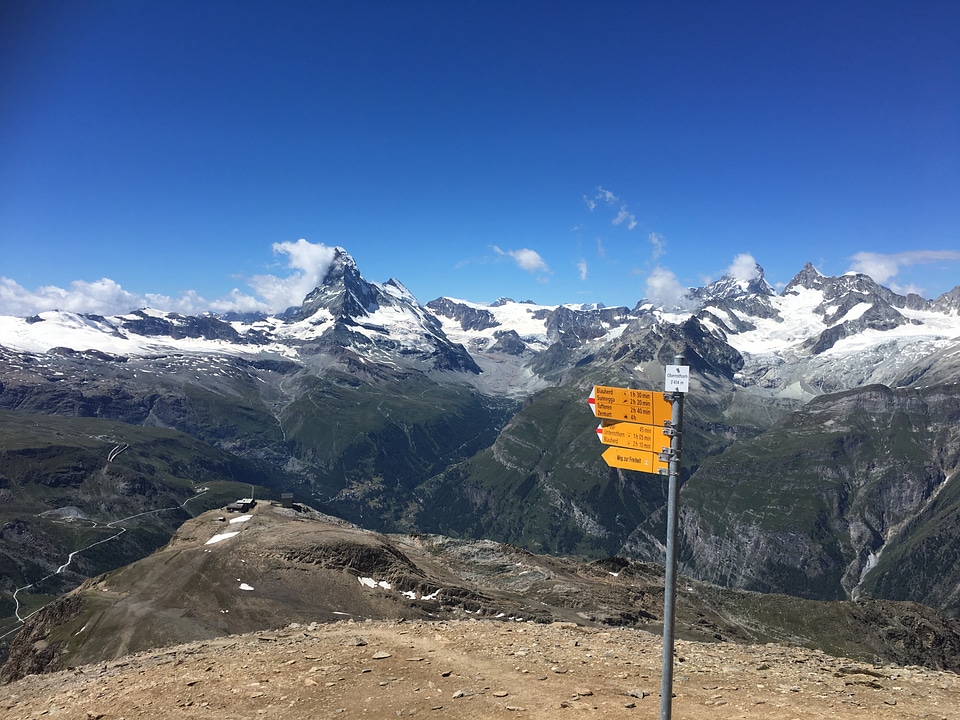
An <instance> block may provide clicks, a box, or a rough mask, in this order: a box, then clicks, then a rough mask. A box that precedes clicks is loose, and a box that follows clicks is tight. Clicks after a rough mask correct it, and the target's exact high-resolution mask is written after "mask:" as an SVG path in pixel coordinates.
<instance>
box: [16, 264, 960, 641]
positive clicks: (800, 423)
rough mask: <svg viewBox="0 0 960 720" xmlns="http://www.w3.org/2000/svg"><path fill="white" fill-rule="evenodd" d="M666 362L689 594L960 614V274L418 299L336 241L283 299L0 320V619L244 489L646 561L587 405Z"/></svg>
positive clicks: (105, 567)
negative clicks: (681, 365) (249, 309)
mask: <svg viewBox="0 0 960 720" xmlns="http://www.w3.org/2000/svg"><path fill="white" fill-rule="evenodd" d="M677 353H682V354H684V355H685V356H686V357H687V359H688V361H689V364H690V367H691V388H690V393H689V394H688V398H687V411H686V416H685V437H684V456H683V459H682V462H681V481H682V489H681V497H680V503H681V525H680V539H679V543H680V570H681V572H682V573H683V574H684V575H685V576H686V577H687V578H689V579H690V582H691V583H706V584H708V585H709V586H710V587H718V588H721V589H723V591H724V592H726V591H731V592H733V591H738V592H739V591H743V592H748V593H750V592H753V593H763V594H765V595H776V596H785V597H786V596H791V597H795V598H798V599H802V600H804V601H809V602H838V603H845V602H849V601H851V600H856V601H858V602H861V603H862V602H874V601H885V600H893V601H898V602H909V603H919V604H922V605H923V606H929V607H930V608H932V609H933V611H935V612H937V613H940V615H938V617H942V618H943V619H944V620H943V622H947V620H951V619H953V618H956V617H957V616H958V614H960V565H958V563H957V561H956V558H957V557H958V554H957V553H958V550H960V524H958V521H957V519H958V517H960V481H958V479H957V469H958V466H960V433H958V431H957V429H956V428H957V427H958V426H960V425H958V422H957V421H958V419H960V417H958V416H960V287H958V288H955V289H954V290H953V291H951V292H949V293H946V294H944V295H943V296H941V297H939V298H936V299H934V300H925V299H923V298H920V297H918V296H915V295H906V296H902V295H898V294H897V293H894V292H893V291H891V290H888V289H887V288H884V287H882V286H880V285H877V284H876V283H874V282H873V281H872V280H870V278H868V277H866V276H863V275H844V276H840V277H832V278H831V277H825V276H822V275H820V274H819V273H818V272H817V271H816V270H815V269H814V268H813V266H812V265H807V267H805V268H804V269H803V270H802V271H801V272H800V273H798V275H797V276H796V277H795V278H794V280H793V281H792V282H791V283H789V284H788V285H787V286H786V287H785V288H784V289H783V290H782V291H781V292H780V293H777V292H775V291H774V290H773V289H772V288H771V287H770V286H769V285H768V284H766V282H765V280H764V279H763V272H762V269H760V268H759V266H757V268H756V271H755V272H754V273H753V274H752V275H751V276H750V277H745V278H732V277H727V278H723V279H721V280H720V281H717V282H715V283H712V284H710V285H708V286H705V287H702V288H693V289H691V290H690V292H689V293H688V295H687V296H686V298H685V299H684V301H683V303H682V304H681V305H680V306H677V307H670V308H665V307H656V306H654V305H653V304H652V303H650V302H648V301H645V300H641V301H639V302H638V303H637V305H636V306H635V307H633V308H627V307H618V308H606V307H603V306H582V305H562V306H555V307H545V306H538V305H535V304H533V303H528V302H515V301H513V300H509V299H501V300H499V301H497V302H495V303H490V304H478V303H472V302H469V301H465V300H458V299H454V298H438V299H437V300H434V301H431V302H429V303H426V304H425V305H423V304H421V303H420V302H419V301H418V300H417V299H416V298H414V297H413V296H412V295H411V294H410V293H409V291H408V290H406V288H405V287H404V286H403V285H402V283H400V282H399V281H396V280H390V281H388V282H386V283H382V284H380V283H372V282H368V281H367V280H365V279H364V278H363V277H362V275H361V274H360V271H359V269H358V268H357V266H356V264H355V263H354V261H353V259H352V258H351V257H350V256H349V254H347V253H346V251H344V250H342V249H338V250H337V254H336V257H335V260H334V262H333V264H332V265H331V268H330V270H329V271H328V273H327V276H326V277H325V278H324V281H323V282H322V283H321V285H319V286H318V287H317V288H316V289H315V290H314V291H313V292H311V293H310V294H308V295H307V297H306V298H305V299H304V302H303V304H302V305H301V306H300V307H299V308H292V309H291V310H290V311H288V312H287V313H285V314H283V315H281V316H276V317H265V316H233V317H216V316H213V315H204V316H198V317H186V316H182V315H177V314H174V313H162V312H159V311H155V310H150V309H139V310H133V311H131V312H130V313H128V314H126V315H122V316H115V317H103V316H94V315H81V314H76V313H69V312H59V311H56V312H49V313H42V314H41V315H38V316H34V317H30V318H13V317H3V318H0V563H2V565H0V609H2V613H0V614H2V616H3V618H4V620H3V623H2V625H0V627H2V628H3V632H5V633H6V636H7V637H12V636H13V634H14V632H15V631H16V629H17V628H18V627H19V626H20V625H21V620H22V619H23V618H24V617H25V612H26V613H31V612H33V611H35V610H37V609H39V608H41V607H44V606H45V605H47V604H49V603H50V602H51V601H53V600H54V599H55V598H57V597H59V596H61V595H62V594H63V593H65V592H66V591H68V590H70V589H71V588H75V587H77V586H79V585H81V583H83V582H84V581H85V580H87V579H88V578H95V577H98V576H101V575H102V574H103V573H107V572H112V571H115V570H117V569H118V568H121V567H125V566H127V565H129V564H130V563H132V562H134V561H137V560H140V559H143V558H146V557H149V556H151V554H152V553H154V552H155V551H158V550H160V549H161V548H163V547H164V546H165V545H166V544H167V543H168V541H169V540H170V538H171V537H173V535H174V533H175V531H176V530H177V528H178V527H181V526H182V524H183V523H184V522H187V521H190V520H191V518H195V517H197V516H200V515H201V514H202V513H204V512H206V511H209V510H211V509H213V508H218V507H223V506H224V505H225V504H226V503H227V502H229V501H231V500H234V499H236V498H237V497H246V496H255V497H257V498H262V499H264V500H266V501H269V500H278V499H279V497H280V494H281V493H291V494H292V495H293V496H294V498H295V499H296V501H297V502H298V503H301V504H302V505H303V506H304V507H308V508H311V509H315V510H316V511H319V512H320V513H323V514H325V515H326V516H329V517H335V518H339V519H340V520H341V521H343V522H347V523H350V524H352V525H355V526H356V527H358V528H362V529H363V530H365V531H368V532H378V533H385V534H399V535H408V536H410V537H417V536H421V535H423V536H431V537H446V538H449V539H450V542H455V543H457V542H465V543H467V542H495V543H502V544H506V545H509V546H512V547H516V548H518V549H522V550H523V551H526V552H530V553H535V554H537V555H550V556H554V557H557V558H562V557H566V558H571V559H577V561H578V562H591V561H600V560H604V559H608V558H619V559H620V560H622V561H623V562H628V563H649V564H651V566H655V565H656V564H658V563H660V564H662V562H663V537H664V527H665V508H664V504H665V501H666V488H665V479H663V478H661V477H659V476H656V475H648V474H645V473H636V472H632V471H628V470H617V469H614V468H610V467H608V466H607V465H606V464H605V463H604V462H603V460H602V459H601V457H600V454H601V450H602V447H601V446H600V445H599V444H598V443H597V439H596V432H595V429H596V421H595V418H593V416H592V414H591V413H590V411H589V409H588V407H587V403H586V399H587V396H588V395H589V393H590V390H591V389H592V387H593V386H594V385H600V384H602V385H611V386H618V387H631V388H636V389H645V390H658V389H660V388H662V386H663V367H664V366H665V365H666V364H667V363H668V362H670V361H671V359H672V358H673V356H674V355H676V354H677ZM120 447H124V448H126V449H124V450H123V451H122V452H117V451H116V448H120ZM201 490H202V491H201ZM120 527H122V528H123V530H124V532H123V533H122V534H121V535H120V536H119V537H117V538H116V539H115V540H111V541H110V542H109V543H106V542H104V543H102V544H98V543H100V541H101V540H104V539H106V538H107V537H108V536H110V535H113V534H116V532H115V529H116V528H120ZM27 548H29V551H28V550H27ZM71 553H76V554H75V555H73V556H72V559H71V561H70V562H69V564H68V565H66V566H65V563H66V561H67V559H68V558H69V557H71ZM718 592H719V590H718ZM654 606H655V604H654ZM652 607H653V606H652ZM851 607H855V606H851ZM618 612H620V611H618ZM650 612H651V614H653V615H656V612H659V611H654V610H652V609H651V611H650ZM330 619H335V618H330ZM937 622H940V620H938V621H937ZM948 625H949V623H948V624H947V625H944V626H943V627H944V628H946V627H948ZM238 631H239V630H238ZM718 632H719V634H720V635H721V637H726V635H725V633H732V634H731V635H730V637H731V638H732V639H735V640H744V641H750V638H749V637H745V636H740V635H737V634H736V633H735V632H733V631H732V630H730V629H727V630H725V631H718ZM938 632H939V631H938ZM944 632H946V635H944V637H950V632H952V631H944Z"/></svg>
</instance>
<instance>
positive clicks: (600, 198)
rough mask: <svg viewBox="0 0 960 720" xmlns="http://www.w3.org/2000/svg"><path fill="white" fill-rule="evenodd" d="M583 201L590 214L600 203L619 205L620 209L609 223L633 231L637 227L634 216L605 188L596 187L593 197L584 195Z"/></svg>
mask: <svg viewBox="0 0 960 720" xmlns="http://www.w3.org/2000/svg"><path fill="white" fill-rule="evenodd" d="M583 200H584V202H585V203H587V207H588V208H589V209H590V212H593V210H594V209H596V207H597V204H598V203H601V202H602V203H606V204H607V205H619V206H620V207H619V208H618V210H617V214H616V216H615V217H614V218H613V220H611V221H610V222H611V223H612V224H613V225H616V226H620V225H625V226H626V228H627V229H628V230H633V229H634V228H636V227H637V218H636V216H635V215H634V214H633V213H632V212H630V211H628V210H627V206H626V204H625V203H623V202H621V200H620V198H619V197H617V196H616V195H615V194H614V193H612V192H610V191H609V190H607V189H606V188H604V187H601V186H597V190H596V192H595V193H594V196H593V197H589V196H587V195H584V196H583Z"/></svg>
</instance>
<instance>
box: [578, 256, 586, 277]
mask: <svg viewBox="0 0 960 720" xmlns="http://www.w3.org/2000/svg"><path fill="white" fill-rule="evenodd" d="M577 270H578V271H579V273H580V279H581V280H586V279H587V261H586V260H583V259H582V258H581V260H580V262H578V263H577Z"/></svg>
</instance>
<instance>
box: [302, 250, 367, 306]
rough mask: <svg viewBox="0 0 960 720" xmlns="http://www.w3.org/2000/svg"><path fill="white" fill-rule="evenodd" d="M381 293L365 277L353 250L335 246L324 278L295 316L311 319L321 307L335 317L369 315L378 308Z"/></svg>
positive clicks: (306, 298) (309, 294) (305, 299)
mask: <svg viewBox="0 0 960 720" xmlns="http://www.w3.org/2000/svg"><path fill="white" fill-rule="evenodd" d="M380 294H381V293H380V292H379V291H378V290H377V288H376V287H375V286H374V285H372V284H371V283H368V282H367V281H366V280H364V279H363V276H362V275H361V274H360V270H359V269H358V268H357V263H356V261H355V260H354V259H353V257H352V256H351V255H350V253H348V252H347V251H346V250H344V249H343V248H342V247H336V248H334V249H333V257H332V258H331V260H330V266H329V267H328V268H327V271H326V272H325V273H324V275H323V279H322V280H321V281H320V284H319V285H317V287H315V288H314V289H313V290H311V291H310V292H309V293H308V294H307V296H306V297H305V298H304V299H303V304H302V305H301V306H300V310H299V311H298V312H297V313H296V317H297V318H299V319H304V318H308V317H310V316H311V315H313V314H315V313H316V312H317V311H318V310H320V309H324V310H327V311H328V312H330V314H331V315H332V316H333V317H334V318H343V317H351V318H355V317H359V316H363V315H367V314H369V313H371V312H373V311H375V310H376V309H377V307H378V305H379V303H378V296H379V295H380Z"/></svg>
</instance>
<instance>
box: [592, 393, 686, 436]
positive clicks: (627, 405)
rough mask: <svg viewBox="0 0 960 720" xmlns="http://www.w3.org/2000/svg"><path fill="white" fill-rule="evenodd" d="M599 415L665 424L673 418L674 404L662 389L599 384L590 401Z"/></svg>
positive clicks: (630, 420)
mask: <svg viewBox="0 0 960 720" xmlns="http://www.w3.org/2000/svg"><path fill="white" fill-rule="evenodd" d="M587 402H588V403H589V404H590V408H591V409H592V410H593V414H594V415H596V416H597V417H598V418H606V419H608V420H622V421H625V422H634V423H640V424H641V425H658V426H660V427H663V424H664V423H665V422H670V420H671V418H672V417H673V403H671V402H670V401H669V400H667V399H666V398H664V395H663V393H662V392H654V391H652V390H632V389H630V388H618V387H608V386H606V385H596V386H594V388H593V392H591V393H590V397H589V399H588V400H587Z"/></svg>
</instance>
